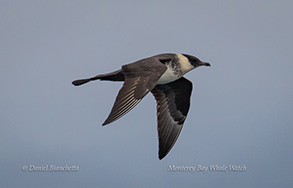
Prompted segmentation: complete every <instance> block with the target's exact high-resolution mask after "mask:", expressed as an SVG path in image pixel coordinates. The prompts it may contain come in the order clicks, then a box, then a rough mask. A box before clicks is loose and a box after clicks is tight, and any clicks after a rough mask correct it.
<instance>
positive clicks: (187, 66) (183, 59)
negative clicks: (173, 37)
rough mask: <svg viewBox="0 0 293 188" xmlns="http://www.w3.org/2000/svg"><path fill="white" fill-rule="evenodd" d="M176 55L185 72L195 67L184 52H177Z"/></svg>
mask: <svg viewBox="0 0 293 188" xmlns="http://www.w3.org/2000/svg"><path fill="white" fill-rule="evenodd" d="M176 56H177V58H178V60H179V63H180V65H181V70H182V72H183V74H185V73H187V72H189V71H191V70H192V69H194V67H193V66H192V65H191V63H190V62H189V60H188V58H187V57H185V56H184V55H182V54H176Z"/></svg>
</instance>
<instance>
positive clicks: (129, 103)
mask: <svg viewBox="0 0 293 188" xmlns="http://www.w3.org/2000/svg"><path fill="white" fill-rule="evenodd" d="M166 69H167V68H166V66H165V65H163V64H162V63H161V62H160V59H159V58H158V57H151V58H147V59H143V60H140V61H137V62H134V63H131V64H128V65H124V66H122V71H123V74H124V77H125V82H124V84H123V87H122V88H121V89H120V91H119V93H118V95H117V97H116V101H115V103H114V106H113V108H112V110H111V112H110V114H109V116H108V118H107V119H106V120H105V122H104V123H103V125H107V124H109V123H112V122H113V121H115V120H117V119H119V118H120V117H122V116H123V115H125V114H126V113H127V112H129V111H130V110H131V109H133V108H134V107H135V106H136V105H137V104H138V103H139V102H140V101H141V99H142V98H143V97H144V96H145V95H146V94H147V93H148V92H149V91H151V90H152V89H153V88H154V87H155V86H156V84H157V82H158V80H159V78H160V77H161V76H162V74H163V73H164V72H165V71H166Z"/></svg>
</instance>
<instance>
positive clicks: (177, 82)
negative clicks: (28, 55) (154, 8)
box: [72, 53, 210, 159]
mask: <svg viewBox="0 0 293 188" xmlns="http://www.w3.org/2000/svg"><path fill="white" fill-rule="evenodd" d="M203 65H204V66H210V64H209V63H207V62H203V61H200V60H199V59H198V58H196V57H194V56H191V55H187V54H179V53H178V54H173V53H167V54H159V55H156V56H152V57H149V58H145V59H142V60H139V61H136V62H134V63H130V64H127V65H123V66H122V68H121V69H120V70H117V71H114V72H111V73H108V74H100V75H97V76H95V77H92V78H87V79H81V80H75V81H73V82H72V84H73V85H75V86H79V85H82V84H85V83H87V82H89V81H93V80H98V79H99V80H109V81H124V84H123V86H122V88H121V89H120V91H119V93H118V95H117V97H116V101H115V103H114V106H113V108H112V110H111V112H110V115H109V116H108V118H107V119H106V120H105V122H104V123H103V125H107V124H109V123H112V122H113V121H116V120H117V119H119V118H121V117H122V116H124V115H125V114H126V113H127V112H129V111H130V110H131V109H133V108H134V107H135V106H136V105H137V104H138V103H139V102H140V101H141V99H142V98H143V97H144V96H145V95H146V94H147V93H148V92H152V94H153V95H154V97H155V99H156V101H157V118H158V119H157V121H158V136H159V159H163V158H164V157H165V156H166V155H167V154H168V152H169V151H170V150H171V148H172V147H173V145H174V144H175V142H176V140H177V138H178V136H179V134H180V131H181V129H182V127H183V123H184V121H185V119H186V116H187V113H188V110H189V106H190V95H191V91H192V83H191V82H190V81H189V80H187V79H186V78H184V77H183V75H184V74H186V73H187V72H189V71H191V70H192V69H194V68H196V67H199V66H203Z"/></svg>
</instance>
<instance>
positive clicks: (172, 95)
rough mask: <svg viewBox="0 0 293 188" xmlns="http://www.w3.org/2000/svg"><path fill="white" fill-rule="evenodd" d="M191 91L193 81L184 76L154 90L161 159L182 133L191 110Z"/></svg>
mask: <svg viewBox="0 0 293 188" xmlns="http://www.w3.org/2000/svg"><path fill="white" fill-rule="evenodd" d="M191 91H192V83H191V82H190V81H189V80H187V79H185V78H183V77H182V78H180V79H178V80H176V81H174V82H171V83H168V84H164V85H157V86H156V87H155V88H154V89H153V90H152V93H153V95H154V97H155V98H156V101H157V118H158V136H159V159H162V158H164V157H165V156H166V155H167V154H168V152H169V151H170V150H171V149H172V147H173V145H174V144H175V142H176V140H177V138H178V136H179V134H180V131H181V129H182V127H183V123H184V121H185V118H186V116H187V113H188V110H189V106H190V95H191Z"/></svg>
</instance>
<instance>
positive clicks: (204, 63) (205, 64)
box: [201, 61, 211, 67]
mask: <svg viewBox="0 0 293 188" xmlns="http://www.w3.org/2000/svg"><path fill="white" fill-rule="evenodd" d="M201 65H203V66H208V67H210V66H211V64H209V63H208V62H204V61H202V62H201Z"/></svg>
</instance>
